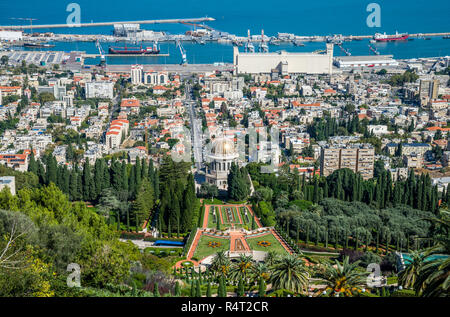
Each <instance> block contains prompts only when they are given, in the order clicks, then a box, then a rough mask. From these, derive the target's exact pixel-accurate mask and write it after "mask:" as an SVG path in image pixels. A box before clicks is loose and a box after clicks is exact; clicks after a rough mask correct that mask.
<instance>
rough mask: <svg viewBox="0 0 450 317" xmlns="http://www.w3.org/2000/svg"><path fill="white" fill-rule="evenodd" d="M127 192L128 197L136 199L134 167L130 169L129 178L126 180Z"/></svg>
mask: <svg viewBox="0 0 450 317" xmlns="http://www.w3.org/2000/svg"><path fill="white" fill-rule="evenodd" d="M128 190H129V192H130V197H131V198H132V199H134V198H135V197H136V191H137V188H136V165H133V166H132V167H131V172H130V178H129V179H128Z"/></svg>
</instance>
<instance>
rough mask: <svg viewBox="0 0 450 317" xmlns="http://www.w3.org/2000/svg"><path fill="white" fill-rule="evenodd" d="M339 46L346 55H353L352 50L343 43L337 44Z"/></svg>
mask: <svg viewBox="0 0 450 317" xmlns="http://www.w3.org/2000/svg"><path fill="white" fill-rule="evenodd" d="M337 46H339V48H340V49H341V51H342V52H344V54H345V55H347V56H351V55H352V53H350V51H349V50H348V49H345V48H344V47H343V46H342V43H340V44H337Z"/></svg>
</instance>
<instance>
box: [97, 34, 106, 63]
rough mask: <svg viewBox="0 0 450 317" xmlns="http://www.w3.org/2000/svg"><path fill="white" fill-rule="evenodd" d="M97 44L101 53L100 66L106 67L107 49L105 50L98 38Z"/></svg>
mask: <svg viewBox="0 0 450 317" xmlns="http://www.w3.org/2000/svg"><path fill="white" fill-rule="evenodd" d="M95 46H97V49H98V53H99V54H100V65H99V66H101V67H105V65H106V55H105V51H103V47H102V45H101V44H100V42H99V40H97V42H96V43H95Z"/></svg>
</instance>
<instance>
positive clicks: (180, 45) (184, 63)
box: [177, 40, 188, 66]
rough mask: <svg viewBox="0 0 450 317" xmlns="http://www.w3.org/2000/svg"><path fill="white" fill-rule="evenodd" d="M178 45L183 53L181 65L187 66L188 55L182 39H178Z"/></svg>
mask: <svg viewBox="0 0 450 317" xmlns="http://www.w3.org/2000/svg"><path fill="white" fill-rule="evenodd" d="M177 47H178V48H179V49H180V53H181V63H180V65H183V66H186V65H187V63H188V62H187V57H186V50H185V49H184V47H183V45H182V44H181V41H180V40H177Z"/></svg>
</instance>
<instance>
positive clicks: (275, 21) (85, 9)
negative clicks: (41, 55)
mask: <svg viewBox="0 0 450 317" xmlns="http://www.w3.org/2000/svg"><path fill="white" fill-rule="evenodd" d="M71 2H75V1H73V0H71V1H51V0H40V1H39V2H38V4H37V3H36V1H33V0H22V1H20V2H19V1H1V2H0V24H1V25H17V24H29V22H27V21H24V20H13V19H11V17H19V18H24V17H27V18H35V19H37V20H36V21H33V24H55V23H65V21H66V19H67V16H68V15H69V14H70V12H66V7H67V5H68V4H69V3H71ZM76 2H77V3H78V4H79V5H80V8H81V22H109V21H133V20H147V19H168V18H193V17H203V16H209V17H213V18H215V19H216V21H214V22H208V23H207V24H208V25H209V26H211V27H213V28H214V29H216V30H219V31H222V32H228V33H230V34H235V35H237V36H246V34H247V30H248V29H250V31H251V33H252V34H261V30H262V29H264V33H265V34H266V35H267V36H276V35H277V34H278V32H281V33H293V34H296V35H300V36H304V35H309V36H314V35H321V36H326V35H332V34H343V35H372V34H375V33H377V32H381V33H383V32H386V33H388V34H393V33H395V32H396V31H398V32H402V33H403V32H407V33H410V34H411V33H432V32H436V33H439V32H449V31H450V19H448V12H450V1H447V0H427V1H409V0H396V1H389V0H383V1H361V0H341V1H334V0H319V1H314V2H313V1H291V0H289V1H288V0H279V1H277V2H276V6H275V5H274V2H273V1H269V0H258V1H256V0H246V1H242V0H240V1H238V0H224V1H220V2H219V1H200V0H167V1H164V2H154V1H136V0H134V1H133V0H128V1H117V0H96V1H86V0H78V1H76ZM371 2H376V3H378V4H379V5H380V7H381V16H380V17H381V27H380V28H370V27H368V26H367V23H366V19H367V16H368V15H369V14H370V12H367V10H366V8H367V5H368V4H369V3H371ZM141 28H142V29H150V30H155V31H165V32H167V33H170V34H183V33H184V32H186V31H188V30H192V28H193V27H192V26H188V25H183V24H156V25H141ZM39 31H40V32H45V31H49V32H55V33H66V34H67V33H77V34H105V35H110V34H111V33H112V27H90V28H64V29H52V30H39ZM53 44H55V45H56V47H54V48H51V49H40V50H63V51H72V50H77V51H86V52H87V53H91V54H92V53H98V50H97V48H96V46H95V43H93V42H58V43H53ZM151 44H152V43H143V45H151ZM305 44H306V45H305V46H304V47H297V46H294V45H292V44H283V43H282V44H281V45H278V46H275V45H269V50H270V51H271V52H274V51H279V50H286V51H291V52H311V51H315V50H321V49H324V48H325V44H324V43H315V42H306V43H305ZM110 45H115V44H113V43H102V47H103V49H104V50H105V51H107V50H108V47H109V46H110ZM368 45H369V41H368V40H362V41H352V42H344V43H343V47H344V48H345V49H346V50H348V51H350V53H351V54H352V55H371V54H373V52H371V51H370V50H369V47H368ZM160 46H161V53H168V54H170V56H168V57H162V56H161V57H111V58H108V63H110V64H133V63H145V64H151V63H157V64H164V63H170V64H173V63H179V62H180V61H181V56H180V52H179V50H178V48H177V47H176V45H175V43H173V42H172V43H160ZM183 46H184V48H185V49H186V51H187V58H188V62H189V63H214V62H219V63H221V62H223V63H231V62H232V61H233V53H232V45H231V43H230V44H221V43H217V42H212V43H209V42H207V43H206V44H205V45H200V44H197V43H188V42H185V43H183ZM255 46H256V47H257V46H258V44H256V43H255ZM373 46H375V47H376V49H377V50H378V51H379V53H380V54H390V55H394V57H395V58H397V59H407V58H420V57H437V56H448V55H450V39H448V40H446V39H443V38H442V37H432V38H431V40H424V39H419V38H415V39H414V40H413V41H405V42H395V43H377V44H373ZM241 49H242V48H241ZM334 54H335V56H341V55H344V53H343V51H342V50H341V49H340V48H339V47H337V46H336V47H335V51H334ZM97 62H98V61H97V60H95V59H90V60H88V61H87V62H86V63H87V64H95V63H97Z"/></svg>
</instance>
